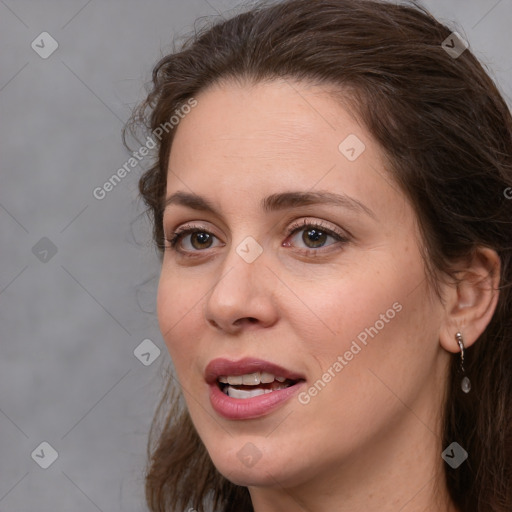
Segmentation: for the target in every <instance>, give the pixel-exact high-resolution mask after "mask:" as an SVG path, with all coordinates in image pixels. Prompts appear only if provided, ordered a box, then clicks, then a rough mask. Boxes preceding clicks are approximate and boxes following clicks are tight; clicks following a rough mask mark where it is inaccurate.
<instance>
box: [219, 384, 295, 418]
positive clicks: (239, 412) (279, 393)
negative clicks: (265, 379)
mask: <svg viewBox="0 0 512 512" xmlns="http://www.w3.org/2000/svg"><path fill="white" fill-rule="evenodd" d="M303 384H304V381H300V382H297V383H296V384H294V385H293V386H290V387H288V388H284V389H278V390H276V391H272V393H266V394H263V395H259V396H254V397H252V398H232V397H230V396H228V395H226V394H225V393H224V392H223V391H221V389H220V388H219V386H218V385H217V383H213V384H210V402H211V404H212V407H213V409H214V410H215V411H216V412H217V413H218V414H220V415H221V416H223V417H224V418H227V419H228V420H249V419H253V418H258V417H260V416H264V415H266V414H269V413H270V412H272V411H274V410H275V409H277V408H278V407H280V406H281V405H283V404H284V402H285V401H286V400H288V399H289V398H290V397H292V396H293V395H295V394H296V393H297V392H298V391H299V390H300V388H301V387H302V385H303Z"/></svg>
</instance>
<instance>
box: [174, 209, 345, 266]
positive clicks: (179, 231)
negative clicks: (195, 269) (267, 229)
mask: <svg viewBox="0 0 512 512" xmlns="http://www.w3.org/2000/svg"><path fill="white" fill-rule="evenodd" d="M307 227H311V228H317V229H320V230H322V231H323V232H325V233H326V234H327V235H328V236H330V237H331V238H334V239H336V242H337V243H340V242H341V243H347V242H349V241H351V240H352V239H353V237H352V235H351V234H350V233H349V232H348V231H347V230H341V229H340V228H338V227H331V226H329V225H326V224H325V221H322V220H314V219H311V218H303V219H302V220H301V221H300V222H295V223H293V224H292V225H291V226H290V227H289V228H288V229H287V231H286V238H289V237H290V236H291V235H293V234H295V233H296V232H298V231H301V230H304V229H306V228H307ZM196 232H204V233H208V234H210V235H212V236H213V237H214V238H217V239H219V237H218V236H217V235H215V234H214V233H212V230H211V229H210V228H208V227H207V226H205V225H203V224H192V223H186V224H183V225H181V226H179V227H177V228H176V229H175V230H173V231H172V237H169V236H168V235H164V244H165V242H167V243H168V244H169V245H167V246H165V245H164V249H169V250H173V251H174V252H176V253H179V254H181V255H183V256H190V257H194V256H199V255H200V254H201V253H202V252H205V251H206V250H207V249H210V247H207V248H206V249H204V250H195V251H190V250H183V249H180V248H179V243H180V242H181V240H182V239H183V237H186V236H188V235H189V234H193V233H196ZM331 245H336V244H329V245H327V246H321V247H319V248H300V249H299V251H301V252H314V253H319V254H320V253H321V252H323V251H322V249H325V248H328V247H330V246H331ZM324 252H325V251H324Z"/></svg>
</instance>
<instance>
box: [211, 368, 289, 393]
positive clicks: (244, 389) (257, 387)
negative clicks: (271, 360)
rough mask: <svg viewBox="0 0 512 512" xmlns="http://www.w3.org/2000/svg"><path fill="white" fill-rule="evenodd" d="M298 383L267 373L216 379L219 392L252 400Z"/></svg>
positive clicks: (227, 376) (226, 376)
mask: <svg viewBox="0 0 512 512" xmlns="http://www.w3.org/2000/svg"><path fill="white" fill-rule="evenodd" d="M297 382H299V381H298V380H292V379H287V378H286V377H282V376H275V375H273V374H271V373H267V372H254V373H247V374H245V375H221V376H219V377H218V378H217V385H218V386H219V388H220V390H221V391H222V392H223V393H224V394H226V395H227V396H229V397H231V398H241V399H245V398H252V397H255V396H260V395H264V394H268V393H272V392H273V391H277V390H280V389H286V388H289V387H290V386H293V385H294V384H296V383H297Z"/></svg>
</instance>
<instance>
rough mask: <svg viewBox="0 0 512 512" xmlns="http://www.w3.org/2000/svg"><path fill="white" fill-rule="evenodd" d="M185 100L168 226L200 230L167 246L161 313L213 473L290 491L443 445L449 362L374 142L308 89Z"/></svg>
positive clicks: (228, 92)
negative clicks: (188, 107) (190, 104)
mask: <svg viewBox="0 0 512 512" xmlns="http://www.w3.org/2000/svg"><path fill="white" fill-rule="evenodd" d="M196 99H197V102H198V104H197V106H196V107H195V108H194V109H192V111H191V112H190V113H189V114H188V115H187V116H186V117H185V118H184V119H183V120H182V121H181V122H180V125H179V127H178V128H177V132H176V136H175V140H174V143H173V147H172V151H171V154H170V162H169V171H168V180H167V197H168V198H170V197H171V196H173V195H174V194H177V193H178V192H179V193H180V194H181V195H180V196H175V197H174V199H173V200H170V201H169V202H168V205H167V207H166V210H165V214H164V221H163V222H164V230H165V233H166V237H167V238H168V239H172V238H173V236H174V235H173V233H174V232H176V231H177V230H179V229H180V228H182V227H187V228H194V230H195V231H194V232H193V233H188V234H187V233H185V234H183V235H182V236H181V237H179V239H178V240H177V241H176V242H177V243H176V245H175V247H174V250H173V249H171V248H170V247H169V248H167V249H166V251H165V256H164V260H163V266H162V273H161V278H160V284H159V290H158V318H159V323H160V328H161V331H162V333H163V336H164V339H165V342H166V344H167V347H168V350H169V353H170V355H171V358H172V360H173V362H174V365H175V368H176V373H177V377H178V379H179V381H180V383H181V386H182V388H183V392H184V395H185V398H186V403H187V406H188V409H189V412H190V416H191V418H192V421H193V423H194V425H195V427H196V429H197V431H198V433H199V435H200V437H201V439H202V441H203V442H204V444H205V446H206V448H207V450H208V452H209V454H210V456H211V458H212V460H213V462H214V464H215V465H216V467H217V468H218V469H219V471H220V472H221V473H222V474H223V475H224V476H226V477H227V478H229V479H230V480H231V481H233V482H235V483H237V484H239V485H246V486H255V487H260V486H263V487H274V486H280V487H289V488H291V487H293V486H302V485H305V484H306V483H308V482H309V483H311V482H313V481H315V480H317V481H318V482H323V484H322V485H326V486H327V485H328V484H329V482H330V481H331V480H332V479H334V478H336V476H339V473H340V472H345V474H348V473H347V472H348V469H350V474H351V475H352V476H353V477H354V478H355V475H357V474H358V472H362V471H366V474H367V475H368V474H371V472H372V471H374V470H375V471H377V469H376V468H377V467H380V466H379V465H380V464H384V463H386V464H388V465H389V463H390V460H391V459H390V458H389V456H390V455H391V456H392V457H394V459H393V461H398V460H400V459H404V463H405V464H408V462H407V458H408V457H410V455H411V453H416V454H418V450H419V452H421V453H423V449H422V446H432V445H433V441H436V434H438V433H439V414H438V413H439V411H440V409H441V404H442V400H443V386H444V384H443V382H444V375H445V371H446V367H447V363H448V355H447V354H446V353H445V352H444V351H443V350H442V348H441V347H440V345H439V342H438V335H439V331H440V326H441V322H442V320H443V309H442V307H441V305H440V303H439V301H438V300H437V299H435V298H434V297H433V296H432V294H431V293H430V292H429V289H428V287H427V282H426V278H425V268H424V263H423V261H422V258H421V255H420V249H419V245H418V240H419V234H418V228H417V224H416V221H415V214H414V213H413V210H412V208H411V206H410V205H409V203H408V202H407V200H406V198H405V196H404V194H403V193H402V192H401V191H400V190H399V189H398V186H396V184H395V183H394V182H393V181H392V179H391V178H390V176H389V174H388V173H387V172H386V171H385V169H384V159H383V154H382V151H381V149H380V147H379V146H378V145H377V143H376V142H375V141H374V139H373V138H372V137H371V136H370V134H369V133H368V131H367V130H366V129H365V128H364V127H363V126H362V125H360V124H359V123H358V122H357V121H355V120H354V119H353V118H352V117H351V116H350V115H349V114H348V113H347V111H346V110H344V109H343V108H342V107H341V106H340V104H339V103H338V102H336V101H335V100H334V99H333V97H332V96H330V95H329V94H328V93H327V89H324V88H321V87H319V86H306V85H304V84H301V83H299V82H290V83H288V82H285V81H273V82H269V83H266V84H256V85H249V84H246V85H240V84H234V83H224V84H222V87H220V86H217V87H214V88H211V89H208V90H207V91H204V92H202V93H201V94H200V95H198V96H197V97H196ZM192 195H193V196H192ZM196 196H198V197H196ZM167 245H169V244H167ZM261 372H263V373H261ZM242 375H245V377H243V376H242ZM283 378H286V379H287V380H285V381H284V382H281V381H282V380H283ZM262 380H263V383H262V382H261V381H262ZM220 381H222V382H220ZM280 388H282V389H280ZM226 392H227V393H228V394H229V395H228V394H226ZM409 449H410V450H412V451H408V450H409ZM425 451H428V450H425ZM439 453H440V452H439ZM439 453H437V452H436V453H435V457H436V458H435V461H438V460H440V457H439ZM422 456H423V455H422ZM424 457H425V458H426V459H428V460H430V459H429V458H428V456H427V455H424ZM412 459H414V460H412ZM410 464H411V467H413V466H412V465H414V464H418V461H417V460H416V456H415V457H414V458H411V461H410Z"/></svg>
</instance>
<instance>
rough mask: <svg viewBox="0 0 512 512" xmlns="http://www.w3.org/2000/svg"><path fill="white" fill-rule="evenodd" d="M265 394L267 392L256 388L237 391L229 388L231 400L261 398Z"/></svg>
mask: <svg viewBox="0 0 512 512" xmlns="http://www.w3.org/2000/svg"><path fill="white" fill-rule="evenodd" d="M264 393H265V390H264V389H262V388H256V389H249V390H247V391H246V390H245V389H236V388H232V387H228V396H230V397H231V398H242V399H243V398H252V397H253V396H259V395H263V394H264Z"/></svg>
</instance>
